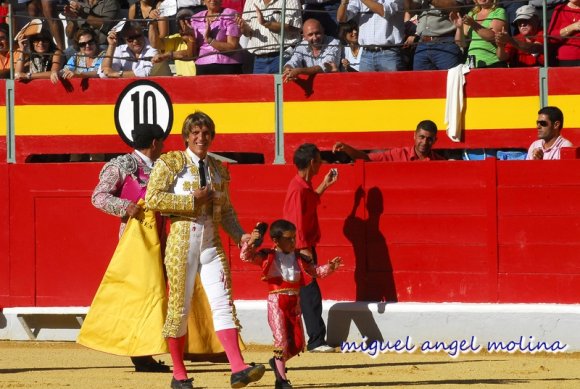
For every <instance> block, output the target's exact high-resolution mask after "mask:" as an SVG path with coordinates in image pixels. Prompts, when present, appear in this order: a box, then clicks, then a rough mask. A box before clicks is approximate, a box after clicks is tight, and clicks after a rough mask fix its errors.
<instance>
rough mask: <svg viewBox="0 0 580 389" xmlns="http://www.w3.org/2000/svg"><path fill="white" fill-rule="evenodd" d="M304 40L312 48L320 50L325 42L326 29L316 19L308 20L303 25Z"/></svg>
mask: <svg viewBox="0 0 580 389" xmlns="http://www.w3.org/2000/svg"><path fill="white" fill-rule="evenodd" d="M302 38H304V40H305V41H308V44H309V45H310V46H311V47H315V48H318V49H320V48H321V47H322V42H323V41H324V28H323V27H322V24H320V22H319V21H318V20H316V19H308V20H306V21H305V22H304V24H303V25H302Z"/></svg>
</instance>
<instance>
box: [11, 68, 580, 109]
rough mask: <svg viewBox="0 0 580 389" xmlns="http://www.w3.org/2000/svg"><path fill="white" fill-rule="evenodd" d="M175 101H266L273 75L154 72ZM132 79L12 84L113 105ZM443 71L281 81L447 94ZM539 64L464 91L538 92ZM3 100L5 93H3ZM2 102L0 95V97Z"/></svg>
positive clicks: (298, 96)
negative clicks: (166, 74) (203, 74)
mask: <svg viewBox="0 0 580 389" xmlns="http://www.w3.org/2000/svg"><path fill="white" fill-rule="evenodd" d="M552 73H553V76H551V78H550V80H549V81H550V93H558V94H562V93H578V87H577V85H576V84H577V83H573V82H570V81H571V80H574V79H576V78H578V76H579V75H580V69H578V68H569V69H551V71H550V74H551V75H552ZM150 80H151V81H153V82H155V83H157V84H159V85H160V86H161V87H162V88H164V89H165V90H166V91H167V92H168V93H169V95H170V97H171V100H172V102H173V103H175V104H195V103H232V102H268V101H273V100H274V76H272V75H240V76H203V77H158V78H152V79H150ZM133 81H135V79H123V80H100V79H87V80H80V79H73V80H71V81H66V82H60V83H59V84H58V85H52V84H51V83H50V81H49V80H35V81H33V82H29V83H19V82H17V83H16V103H17V104H43V105H44V104H114V103H115V101H116V99H117V97H118V96H119V94H120V93H121V92H122V90H123V89H124V88H125V87H126V86H127V85H129V84H130V83H131V82H133ZM446 83H447V72H446V71H422V72H419V71H417V72H384V73H341V74H318V75H316V76H314V77H310V78H308V79H305V78H303V79H301V80H300V81H298V82H292V83H287V84H284V99H285V101H290V102H292V101H340V100H347V101H349V100H389V99H442V98H445V94H446ZM538 84H539V81H538V68H526V69H474V70H471V72H470V73H469V74H467V75H466V95H467V96H468V97H471V98H476V97H510V96H537V95H538V94H539V88H538ZM1 98H2V99H3V98H4V97H1ZM0 101H1V100H0Z"/></svg>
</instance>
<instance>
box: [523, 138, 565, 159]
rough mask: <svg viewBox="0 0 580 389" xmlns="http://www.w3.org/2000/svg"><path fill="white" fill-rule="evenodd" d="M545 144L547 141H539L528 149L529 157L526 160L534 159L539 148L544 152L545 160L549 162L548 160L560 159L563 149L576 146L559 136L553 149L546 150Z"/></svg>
mask: <svg viewBox="0 0 580 389" xmlns="http://www.w3.org/2000/svg"><path fill="white" fill-rule="evenodd" d="M545 143H546V141H544V140H543V139H538V140H537V141H535V142H534V143H532V145H531V146H530V148H529V149H528V156H527V157H526V159H533V158H532V152H533V151H534V150H535V149H537V148H538V147H539V148H541V149H542V151H543V152H544V160H547V159H560V149H561V148H562V147H573V146H574V145H573V144H572V142H570V141H569V140H568V139H566V138H562V137H561V136H559V137H558V138H557V139H556V141H555V142H554V144H553V145H552V147H550V148H549V149H546V148H544V145H545Z"/></svg>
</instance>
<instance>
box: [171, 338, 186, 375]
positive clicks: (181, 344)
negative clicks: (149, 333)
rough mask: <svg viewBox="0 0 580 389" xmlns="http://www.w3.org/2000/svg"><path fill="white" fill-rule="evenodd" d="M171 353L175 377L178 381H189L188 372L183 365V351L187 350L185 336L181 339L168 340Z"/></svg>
mask: <svg viewBox="0 0 580 389" xmlns="http://www.w3.org/2000/svg"><path fill="white" fill-rule="evenodd" d="M167 343H168V345H169V353H170V354H171V361H172V362H173V377H175V379H176V380H185V379H187V371H186V370H185V364H184V363H183V350H184V348H185V335H183V336H181V337H179V338H167Z"/></svg>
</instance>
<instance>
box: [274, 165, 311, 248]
mask: <svg viewBox="0 0 580 389" xmlns="http://www.w3.org/2000/svg"><path fill="white" fill-rule="evenodd" d="M318 204H320V195H319V194H318V193H316V191H315V190H314V188H312V183H311V182H306V181H305V180H304V179H303V178H302V177H300V176H299V175H298V174H297V175H296V176H294V178H293V179H292V181H290V184H289V185H288V192H286V200H284V212H283V217H284V219H286V220H288V221H290V222H292V223H294V225H295V226H296V248H297V249H303V248H311V247H314V246H316V244H317V243H318V242H319V241H320V226H319V225H318V212H317V208H318Z"/></svg>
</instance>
